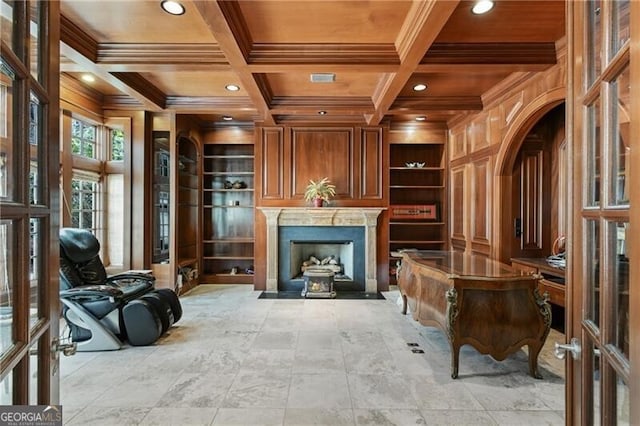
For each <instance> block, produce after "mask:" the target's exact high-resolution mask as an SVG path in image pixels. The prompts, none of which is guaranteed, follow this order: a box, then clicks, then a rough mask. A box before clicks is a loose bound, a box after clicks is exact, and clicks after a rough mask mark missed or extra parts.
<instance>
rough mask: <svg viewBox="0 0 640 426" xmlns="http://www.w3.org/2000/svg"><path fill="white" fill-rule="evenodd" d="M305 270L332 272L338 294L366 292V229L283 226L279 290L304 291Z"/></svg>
mask: <svg viewBox="0 0 640 426" xmlns="http://www.w3.org/2000/svg"><path fill="white" fill-rule="evenodd" d="M323 263H324V264H323ZM306 267H309V268H311V269H312V270H313V269H326V270H330V271H331V272H333V274H334V275H333V281H334V290H335V291H336V292H337V293H340V292H363V291H365V246H364V227H359V226H280V227H279V228H278V291H291V292H293V291H295V292H299V291H302V290H303V288H304V276H303V273H304V270H303V268H306Z"/></svg>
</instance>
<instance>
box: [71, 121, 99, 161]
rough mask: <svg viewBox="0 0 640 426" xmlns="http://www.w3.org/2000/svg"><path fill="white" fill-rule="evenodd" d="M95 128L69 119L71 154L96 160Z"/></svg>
mask: <svg viewBox="0 0 640 426" xmlns="http://www.w3.org/2000/svg"><path fill="white" fill-rule="evenodd" d="M96 133H97V132H96V126H93V125H91V124H89V123H86V122H84V121H80V120H78V119H75V118H72V119H71V152H72V153H73V154H75V155H80V156H82V157H87V158H96V154H97V146H96V145H97V143H96Z"/></svg>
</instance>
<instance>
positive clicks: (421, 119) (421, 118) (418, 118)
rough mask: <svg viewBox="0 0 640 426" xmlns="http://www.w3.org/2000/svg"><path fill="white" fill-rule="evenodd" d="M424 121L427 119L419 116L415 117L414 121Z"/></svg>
mask: <svg viewBox="0 0 640 426" xmlns="http://www.w3.org/2000/svg"><path fill="white" fill-rule="evenodd" d="M426 119H427V117H426V116H425V115H419V116H417V117H416V121H424V120H426Z"/></svg>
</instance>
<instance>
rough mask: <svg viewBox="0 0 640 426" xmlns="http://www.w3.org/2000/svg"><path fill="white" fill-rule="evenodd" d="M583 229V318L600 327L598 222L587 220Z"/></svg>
mask: <svg viewBox="0 0 640 426" xmlns="http://www.w3.org/2000/svg"><path fill="white" fill-rule="evenodd" d="M585 229H586V230H587V239H586V241H587V244H586V247H585V248H586V253H585V260H586V262H585V266H586V268H587V271H586V280H585V284H586V290H587V291H586V296H587V299H586V300H587V301H586V303H587V304H586V307H587V309H586V310H585V320H586V321H588V322H589V323H591V324H593V326H594V327H595V328H596V329H598V328H599V327H600V222H599V221H598V220H587V221H586V226H585Z"/></svg>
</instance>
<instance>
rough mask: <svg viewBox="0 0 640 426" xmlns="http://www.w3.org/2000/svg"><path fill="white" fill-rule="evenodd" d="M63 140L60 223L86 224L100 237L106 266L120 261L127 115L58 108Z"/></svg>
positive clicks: (122, 262)
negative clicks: (101, 118) (98, 117)
mask: <svg viewBox="0 0 640 426" xmlns="http://www.w3.org/2000/svg"><path fill="white" fill-rule="evenodd" d="M61 126H62V130H63V131H62V134H63V135H64V138H65V140H64V141H63V143H62V145H61V146H62V150H61V152H60V156H61V164H62V167H63V169H64V168H65V167H69V168H70V169H71V173H69V172H64V170H63V172H62V174H61V179H62V181H61V185H62V188H63V189H64V192H63V193H64V198H63V199H62V202H61V206H62V212H61V213H62V226H65V227H73V228H83V229H89V230H90V231H91V232H92V233H93V234H94V235H95V236H96V237H97V238H98V240H99V241H100V257H101V258H102V262H103V263H104V265H105V266H107V267H113V270H111V271H110V272H117V271H119V270H122V269H123V268H124V267H125V266H126V265H125V263H126V262H125V259H124V253H125V232H126V230H125V224H126V223H127V221H126V220H125V219H126V218H125V215H129V214H130V212H126V211H125V200H126V193H127V191H125V161H124V160H125V155H126V152H127V151H126V144H127V143H128V141H129V140H130V139H129V134H128V132H129V130H130V127H129V126H127V124H126V121H123V120H118V119H113V118H110V119H106V120H105V122H104V123H100V122H95V121H92V119H87V118H85V117H83V116H81V115H79V114H78V112H77V111H67V112H66V113H65V114H62V119H61Z"/></svg>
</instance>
